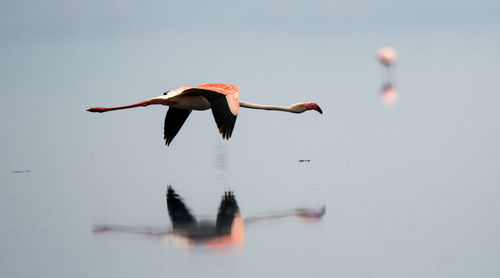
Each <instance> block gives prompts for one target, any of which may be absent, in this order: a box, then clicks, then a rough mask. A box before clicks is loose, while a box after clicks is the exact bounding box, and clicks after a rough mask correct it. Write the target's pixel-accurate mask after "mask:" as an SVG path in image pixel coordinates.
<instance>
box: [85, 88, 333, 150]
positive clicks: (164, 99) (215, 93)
mask: <svg viewBox="0 0 500 278" xmlns="http://www.w3.org/2000/svg"><path fill="white" fill-rule="evenodd" d="M239 95H240V88H239V87H238V86H234V85H228V84H214V83H207V84H202V85H199V86H196V87H191V86H184V87H180V88H177V89H175V90H172V91H167V92H165V93H164V94H163V95H162V96H159V97H155V98H151V99H148V100H145V101H142V102H139V103H136V104H131V105H126V106H118V107H110V108H106V107H92V108H89V109H87V111H90V112H99V113H102V112H107V111H113V110H119V109H128V108H134V107H139V106H148V105H151V104H162V105H167V106H169V109H168V112H167V116H166V117H165V124H164V133H163V135H164V136H163V137H164V139H165V144H166V145H167V146H168V145H169V144H170V142H172V140H173V139H174V137H175V135H177V133H178V132H179V130H180V129H181V127H182V125H183V124H184V122H185V121H186V119H187V117H188V116H189V114H190V113H191V111H192V110H208V109H212V114H213V116H214V118H215V122H216V124H217V127H218V128H219V132H220V133H221V134H222V138H224V139H229V138H230V137H231V134H232V133H233V129H234V124H235V122H236V117H237V116H238V109H239V107H240V106H241V107H246V108H252V109H263V110H277V111H286V112H291V113H302V112H304V111H307V110H316V111H318V112H319V113H320V114H323V111H322V110H321V108H320V107H319V106H318V104H316V103H314V102H301V103H296V104H293V105H290V106H275V105H261V104H253V103H248V102H244V101H242V100H239Z"/></svg>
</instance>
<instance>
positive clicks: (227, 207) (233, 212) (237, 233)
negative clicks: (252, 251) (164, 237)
mask: <svg viewBox="0 0 500 278" xmlns="http://www.w3.org/2000/svg"><path fill="white" fill-rule="evenodd" d="M167 207H168V214H169V215H170V220H171V221H172V226H173V229H174V231H173V233H174V234H175V235H179V236H182V237H183V238H184V239H188V240H189V241H190V243H203V244H205V245H219V244H231V245H234V244H241V243H243V242H244V239H245V234H244V229H243V219H242V218H241V214H240V210H239V208H238V204H237V203H236V199H235V198H234V194H233V192H231V191H229V192H228V191H226V192H224V195H223V196H222V200H221V203H220V206H219V211H218V214H217V219H216V221H215V223H212V222H206V221H205V222H200V223H197V221H196V220H195V218H194V217H193V216H192V215H191V213H190V212H189V210H188V209H187V207H186V206H185V205H184V203H183V202H182V200H181V199H180V197H179V195H177V193H175V191H174V190H173V189H172V187H171V186H169V187H168V190H167Z"/></svg>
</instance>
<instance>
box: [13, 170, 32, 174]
mask: <svg viewBox="0 0 500 278" xmlns="http://www.w3.org/2000/svg"><path fill="white" fill-rule="evenodd" d="M12 173H14V174H22V173H31V171H30V170H15V171H12Z"/></svg>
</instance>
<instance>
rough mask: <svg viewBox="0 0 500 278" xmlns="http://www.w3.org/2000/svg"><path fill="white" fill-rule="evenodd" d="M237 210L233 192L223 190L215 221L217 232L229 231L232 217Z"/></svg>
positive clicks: (224, 232)
mask: <svg viewBox="0 0 500 278" xmlns="http://www.w3.org/2000/svg"><path fill="white" fill-rule="evenodd" d="M239 211H240V209H239V208H238V204H237V203H236V199H235V198H234V194H233V192H231V191H229V192H227V191H226V192H224V196H222V200H221V202H220V206H219V212H218V213H217V220H216V222H215V229H216V231H217V233H219V234H226V233H230V232H231V226H232V225H233V220H234V217H235V216H236V213H238V212H239Z"/></svg>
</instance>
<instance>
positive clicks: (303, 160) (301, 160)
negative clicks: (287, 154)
mask: <svg viewBox="0 0 500 278" xmlns="http://www.w3.org/2000/svg"><path fill="white" fill-rule="evenodd" d="M310 161H311V160H310V159H299V162H310Z"/></svg>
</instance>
